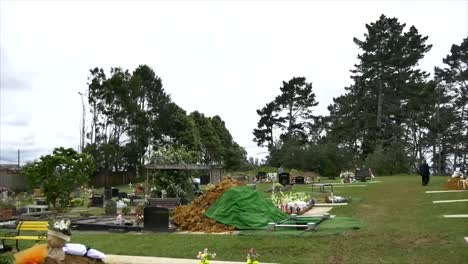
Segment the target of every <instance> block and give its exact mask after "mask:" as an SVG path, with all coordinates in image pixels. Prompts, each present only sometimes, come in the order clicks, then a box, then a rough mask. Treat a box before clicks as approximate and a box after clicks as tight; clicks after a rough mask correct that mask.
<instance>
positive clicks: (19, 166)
mask: <svg viewBox="0 0 468 264" xmlns="http://www.w3.org/2000/svg"><path fill="white" fill-rule="evenodd" d="M20 164H21V163H20V150H19V149H18V170H20V168H21V165H20Z"/></svg>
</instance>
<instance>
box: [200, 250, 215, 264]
mask: <svg viewBox="0 0 468 264" xmlns="http://www.w3.org/2000/svg"><path fill="white" fill-rule="evenodd" d="M215 257H216V253H210V252H209V251H208V249H207V248H205V249H204V250H203V251H199V252H198V255H197V258H198V259H200V264H209V263H210V259H214V258H215Z"/></svg>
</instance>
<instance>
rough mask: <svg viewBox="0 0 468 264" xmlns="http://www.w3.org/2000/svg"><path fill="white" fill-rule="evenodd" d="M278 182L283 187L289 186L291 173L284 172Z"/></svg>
mask: <svg viewBox="0 0 468 264" xmlns="http://www.w3.org/2000/svg"><path fill="white" fill-rule="evenodd" d="M278 182H279V183H281V185H283V186H286V185H289V173H287V172H283V173H281V174H280V175H278Z"/></svg>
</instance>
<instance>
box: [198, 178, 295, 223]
mask: <svg viewBox="0 0 468 264" xmlns="http://www.w3.org/2000/svg"><path fill="white" fill-rule="evenodd" d="M205 215H206V216H207V217H209V218H211V219H214V220H216V221H218V222H220V223H223V224H226V225H230V226H234V227H236V228H237V229H241V230H242V229H261V228H265V227H266V226H267V225H268V223H270V222H279V221H282V220H285V219H287V218H288V217H289V216H288V215H287V214H286V213H284V212H282V211H280V210H279V209H278V208H276V207H275V206H274V205H273V204H272V203H271V201H268V200H266V199H265V198H264V197H263V195H262V194H261V193H259V192H258V191H255V190H253V189H252V188H250V187H246V186H239V187H233V188H231V189H229V190H228V191H226V192H225V193H224V194H223V196H221V198H219V199H218V201H216V203H214V204H213V205H212V206H211V207H210V208H208V210H207V211H206V212H205Z"/></svg>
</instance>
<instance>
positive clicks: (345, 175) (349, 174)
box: [340, 171, 354, 178]
mask: <svg viewBox="0 0 468 264" xmlns="http://www.w3.org/2000/svg"><path fill="white" fill-rule="evenodd" d="M351 177H353V178H354V173H353V172H351V171H342V172H341V173H340V178H351Z"/></svg>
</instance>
